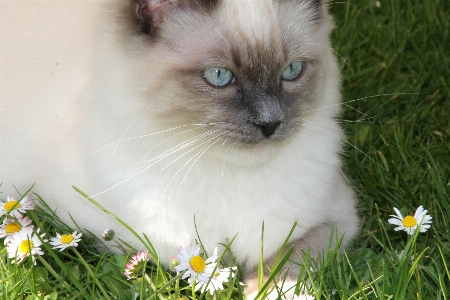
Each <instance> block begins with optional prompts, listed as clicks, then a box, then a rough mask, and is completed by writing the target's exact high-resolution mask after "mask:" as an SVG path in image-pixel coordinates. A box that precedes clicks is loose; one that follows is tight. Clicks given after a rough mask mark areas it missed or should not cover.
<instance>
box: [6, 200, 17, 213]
mask: <svg viewBox="0 0 450 300" xmlns="http://www.w3.org/2000/svg"><path fill="white" fill-rule="evenodd" d="M3 207H4V208H5V210H6V211H10V210H13V209H18V208H19V207H20V203H19V201H17V200H12V201H8V202H6V203H5V205H4V206H3Z"/></svg>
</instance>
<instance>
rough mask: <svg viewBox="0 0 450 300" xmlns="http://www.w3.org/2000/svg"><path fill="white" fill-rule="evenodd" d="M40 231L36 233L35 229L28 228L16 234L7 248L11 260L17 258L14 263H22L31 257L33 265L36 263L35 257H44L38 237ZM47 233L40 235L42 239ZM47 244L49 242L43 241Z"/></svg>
mask: <svg viewBox="0 0 450 300" xmlns="http://www.w3.org/2000/svg"><path fill="white" fill-rule="evenodd" d="M38 235H39V229H38V230H37V231H36V232H35V231H33V228H31V227H26V228H23V229H22V230H21V231H19V232H17V233H16V234H14V235H13V236H12V238H11V240H10V241H9V243H8V245H7V246H6V251H7V252H8V257H9V258H15V260H13V261H12V263H14V261H15V262H17V263H20V262H22V260H23V259H24V258H25V257H27V256H31V259H32V260H33V263H36V261H35V260H34V255H36V254H37V255H42V254H44V252H42V251H41V245H42V242H41V240H40V239H39V237H38ZM44 235H45V233H43V234H42V235H39V236H40V237H41V239H42V238H43V237H44ZM43 241H44V242H47V240H43Z"/></svg>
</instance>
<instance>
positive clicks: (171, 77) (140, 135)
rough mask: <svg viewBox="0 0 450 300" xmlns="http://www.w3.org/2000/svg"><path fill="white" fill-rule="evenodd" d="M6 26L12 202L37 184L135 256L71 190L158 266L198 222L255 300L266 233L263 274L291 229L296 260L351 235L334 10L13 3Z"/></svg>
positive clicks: (291, 273) (249, 3)
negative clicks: (148, 251) (146, 247)
mask: <svg viewBox="0 0 450 300" xmlns="http://www.w3.org/2000/svg"><path fill="white" fill-rule="evenodd" d="M2 19H3V20H4V22H3V24H6V25H5V26H4V28H3V29H2V30H3V32H4V33H3V35H2V45H3V46H2V47H3V48H2V56H3V59H2V85H1V99H2V100H1V108H2V109H1V129H2V130H1V141H0V143H1V154H0V155H1V159H0V181H2V182H3V185H2V190H3V192H4V194H3V195H9V194H12V193H14V192H15V191H14V189H13V185H15V187H17V188H18V189H19V190H20V191H23V190H26V189H27V188H28V187H30V186H31V185H32V184H34V183H35V186H34V188H33V192H36V193H38V194H40V195H41V196H42V197H43V198H44V199H45V200H46V201H47V202H48V203H49V205H50V206H51V207H52V208H54V209H56V212H57V214H58V215H59V216H60V217H62V218H63V219H64V220H66V221H68V222H71V221H70V218H69V216H68V214H69V213H70V215H71V216H72V217H73V218H74V219H75V220H76V222H77V224H78V225H79V226H81V227H82V228H86V229H88V230H90V231H91V232H93V233H100V232H101V231H102V230H103V229H106V228H111V229H113V230H115V231H116V233H117V235H116V236H117V237H118V238H121V239H123V240H124V241H127V242H128V243H130V244H132V245H133V246H134V247H136V249H138V250H140V249H142V245H141V244H140V243H139V242H138V241H137V240H136V239H134V237H133V236H132V234H131V233H129V232H128V231H127V230H125V229H124V228H122V227H121V226H120V225H119V224H118V223H116V222H115V221H114V220H113V219H112V218H110V217H109V216H107V215H106V214H104V213H103V212H102V211H100V210H99V209H98V208H96V207H94V206H93V205H92V204H91V203H89V202H88V201H87V200H85V199H84V198H83V197H81V196H80V195H79V194H78V193H77V192H76V191H74V190H73V189H72V185H74V186H76V187H78V188H80V189H81V190H83V191H84V192H85V193H87V194H88V195H90V196H92V197H93V198H94V199H95V200H97V201H98V202H100V203H101V204H102V205H103V206H104V207H105V208H106V209H108V210H110V211H111V212H112V213H114V214H116V215H117V216H119V217H120V218H121V219H123V220H124V221H125V222H126V223H127V224H129V225H130V226H131V227H132V228H133V229H135V230H136V231H137V232H138V233H139V234H146V235H147V236H148V237H149V238H150V240H151V242H152V243H153V245H154V246H155V248H156V249H157V251H158V254H159V255H160V260H161V261H162V262H163V263H165V262H169V260H170V258H171V257H172V256H173V255H174V249H177V247H178V246H179V245H187V244H188V243H189V241H190V240H191V239H193V238H195V237H196V236H197V233H196V229H195V226H196V228H197V229H198V234H199V236H200V237H201V239H202V242H203V244H204V245H205V246H206V247H207V248H209V249H212V248H214V247H215V246H217V245H218V244H219V243H226V242H227V241H229V240H231V239H232V238H233V237H234V236H236V239H235V240H234V242H233V244H232V245H231V249H232V250H233V254H234V255H235V257H236V258H237V260H238V261H239V262H240V263H241V264H242V266H243V269H244V271H245V274H246V283H247V287H246V289H245V294H246V296H247V299H252V298H253V297H254V296H255V293H256V290H257V281H256V272H255V269H256V266H257V263H258V260H259V255H260V240H261V228H262V224H263V223H264V228H265V229H264V255H265V257H264V258H265V260H266V263H267V265H270V263H271V262H272V261H273V258H274V255H276V253H277V251H278V250H279V249H280V247H281V246H282V244H283V242H284V239H285V238H286V236H287V234H288V233H289V231H290V229H291V228H292V226H293V225H294V224H296V227H295V230H294V232H293V235H292V237H291V240H290V243H291V245H294V246H295V254H293V255H292V257H291V259H292V260H293V261H295V260H298V255H301V254H302V251H306V250H310V251H311V254H312V255H317V254H318V253H319V252H320V251H321V250H323V249H325V248H326V247H327V246H328V243H329V237H330V234H331V233H332V231H333V230H336V231H337V232H338V234H339V236H343V240H342V247H345V246H346V245H347V244H348V242H349V241H350V240H351V239H352V237H353V236H354V235H355V234H356V232H357V229H358V226H359V225H358V215H357V209H356V200H355V197H354V195H353V192H352V190H351V188H350V187H349V185H348V184H347V182H346V179H345V176H344V175H343V174H342V172H341V169H340V165H341V162H340V161H341V159H340V156H339V152H340V151H341V143H342V139H343V133H342V131H341V129H340V128H339V124H338V122H337V121H336V120H335V118H336V116H337V115H338V114H339V111H340V72H339V68H338V65H337V62H336V58H335V55H334V52H333V50H332V49H331V44H330V40H329V34H330V32H331V30H332V28H333V21H332V18H331V16H330V15H329V13H328V12H327V6H326V3H325V1H320V0H133V1H131V0H130V1H123V0H120V1H119V0H116V1H96V2H93V1H92V2H86V3H82V2H78V3H75V2H73V3H70V2H65V3H55V2H52V3H40V2H36V1H35V2H19V3H17V2H14V1H10V2H8V1H4V2H2ZM194 218H195V226H194ZM284 268H285V270H286V271H288V277H287V281H286V282H285V283H284V285H283V289H286V290H287V289H288V288H289V287H292V286H293V285H295V282H296V278H297V274H298V272H299V270H298V267H297V265H296V264H295V263H292V262H288V263H287V264H286V265H285V267H284ZM292 294H293V289H291V290H290V291H289V294H287V297H288V298H292V297H293V295H292ZM276 297H277V295H276V294H275V293H273V294H271V295H270V296H269V298H270V299H272V298H273V299H276Z"/></svg>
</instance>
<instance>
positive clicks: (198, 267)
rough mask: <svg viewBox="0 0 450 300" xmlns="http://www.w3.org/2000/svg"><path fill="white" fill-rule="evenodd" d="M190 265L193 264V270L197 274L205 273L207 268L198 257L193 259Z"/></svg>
mask: <svg viewBox="0 0 450 300" xmlns="http://www.w3.org/2000/svg"><path fill="white" fill-rule="evenodd" d="M189 263H190V264H191V267H192V269H193V270H194V271H195V272H197V273H201V272H203V271H204V270H205V268H206V263H205V261H204V260H203V258H201V257H200V256H198V255H197V256H194V257H192V258H191V260H190V261H189Z"/></svg>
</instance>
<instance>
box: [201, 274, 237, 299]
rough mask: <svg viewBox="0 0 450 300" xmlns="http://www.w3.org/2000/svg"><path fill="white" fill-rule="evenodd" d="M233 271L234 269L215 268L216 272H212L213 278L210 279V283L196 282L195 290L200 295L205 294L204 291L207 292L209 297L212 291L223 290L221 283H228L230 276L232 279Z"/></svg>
mask: <svg viewBox="0 0 450 300" xmlns="http://www.w3.org/2000/svg"><path fill="white" fill-rule="evenodd" d="M235 270H236V267H234V268H225V269H221V268H219V267H217V268H216V270H215V271H214V274H213V276H212V277H211V281H210V282H209V283H208V282H203V281H198V282H197V284H196V285H195V290H196V291H197V290H199V289H200V290H201V292H202V293H203V292H205V290H208V291H209V293H210V294H211V295H212V294H214V291H217V290H223V283H224V282H228V278H230V274H231V276H232V277H234V275H235V274H234V271H235Z"/></svg>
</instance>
